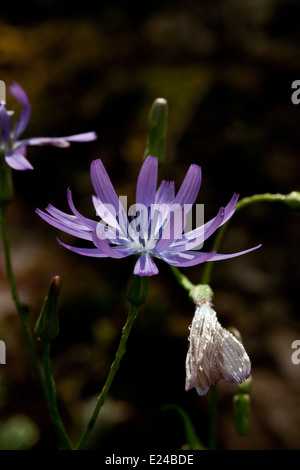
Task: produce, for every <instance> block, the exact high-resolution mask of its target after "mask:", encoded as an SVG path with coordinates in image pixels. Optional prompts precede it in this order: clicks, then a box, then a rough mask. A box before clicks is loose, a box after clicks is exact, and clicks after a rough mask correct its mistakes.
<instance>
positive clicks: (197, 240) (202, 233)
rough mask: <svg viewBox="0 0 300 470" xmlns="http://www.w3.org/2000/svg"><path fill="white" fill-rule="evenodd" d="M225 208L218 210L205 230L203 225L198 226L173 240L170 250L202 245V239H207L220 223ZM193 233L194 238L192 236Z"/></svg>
mask: <svg viewBox="0 0 300 470" xmlns="http://www.w3.org/2000/svg"><path fill="white" fill-rule="evenodd" d="M224 214H225V210H224V208H223V207H221V209H220V210H219V212H218V214H217V216H216V217H215V218H214V219H213V223H210V225H207V230H205V225H202V226H201V227H198V229H195V230H192V231H191V232H188V233H187V234H185V235H183V236H182V237H181V239H180V238H179V239H177V240H175V242H174V243H173V244H172V250H174V251H178V252H180V251H186V250H193V249H195V248H197V247H199V245H200V247H201V246H202V245H203V243H204V241H205V240H207V238H209V237H210V236H211V235H212V234H213V233H214V232H215V231H216V230H217V229H218V228H219V227H220V226H221V225H222V222H223V219H224ZM192 234H194V238H192Z"/></svg>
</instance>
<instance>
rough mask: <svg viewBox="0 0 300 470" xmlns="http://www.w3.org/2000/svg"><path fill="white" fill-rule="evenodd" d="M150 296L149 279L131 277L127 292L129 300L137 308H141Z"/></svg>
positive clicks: (146, 277)
mask: <svg viewBox="0 0 300 470" xmlns="http://www.w3.org/2000/svg"><path fill="white" fill-rule="evenodd" d="M148 294H149V277H148V276H135V275H134V274H132V275H131V277H130V279H129V281H128V285H127V291H126V298H127V300H128V301H129V302H130V303H131V304H132V305H135V306H136V307H141V306H142V305H143V304H144V303H145V302H146V300H147V297H148Z"/></svg>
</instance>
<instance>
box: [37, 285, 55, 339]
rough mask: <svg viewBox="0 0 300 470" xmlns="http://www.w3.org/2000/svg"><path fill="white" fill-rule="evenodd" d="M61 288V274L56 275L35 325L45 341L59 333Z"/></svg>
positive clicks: (38, 334) (38, 333)
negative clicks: (58, 308)
mask: <svg viewBox="0 0 300 470" xmlns="http://www.w3.org/2000/svg"><path fill="white" fill-rule="evenodd" d="M60 290H61V278H60V276H54V277H53V278H52V280H51V284H50V288H49V292H48V296H47V297H46V298H45V301H44V305H43V307H42V310H41V313H40V316H39V318H38V320H37V323H36V326H35V332H36V334H37V336H38V337H39V338H41V339H42V340H43V341H49V340H51V339H53V338H55V337H56V336H57V335H58V333H59V323H58V311H57V304H58V297H59V294H60Z"/></svg>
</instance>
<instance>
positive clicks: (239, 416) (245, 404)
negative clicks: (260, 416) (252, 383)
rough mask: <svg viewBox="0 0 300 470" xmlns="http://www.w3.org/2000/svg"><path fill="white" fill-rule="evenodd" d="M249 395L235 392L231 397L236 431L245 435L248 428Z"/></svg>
mask: <svg viewBox="0 0 300 470" xmlns="http://www.w3.org/2000/svg"><path fill="white" fill-rule="evenodd" d="M250 408H251V406H250V395H249V394H248V393H237V394H236V395H234V397H233V412H234V421H235V427H236V430H237V433H238V434H239V435H240V436H246V435H247V434H248V432H249V428H250V411H251V410H250Z"/></svg>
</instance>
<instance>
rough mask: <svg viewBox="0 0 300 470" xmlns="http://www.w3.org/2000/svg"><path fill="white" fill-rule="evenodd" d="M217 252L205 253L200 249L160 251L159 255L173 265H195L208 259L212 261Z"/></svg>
mask: <svg viewBox="0 0 300 470" xmlns="http://www.w3.org/2000/svg"><path fill="white" fill-rule="evenodd" d="M214 255H215V252H214V251H213V252H211V253H203V252H199V251H186V252H184V253H175V254H173V253H168V252H166V253H160V254H158V255H157V256H159V258H161V259H162V260H164V261H165V262H166V263H168V264H171V265H172V266H180V267H183V268H184V267H188V266H195V265H197V264H200V263H204V262H206V261H211V260H212V258H213V257H214Z"/></svg>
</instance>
